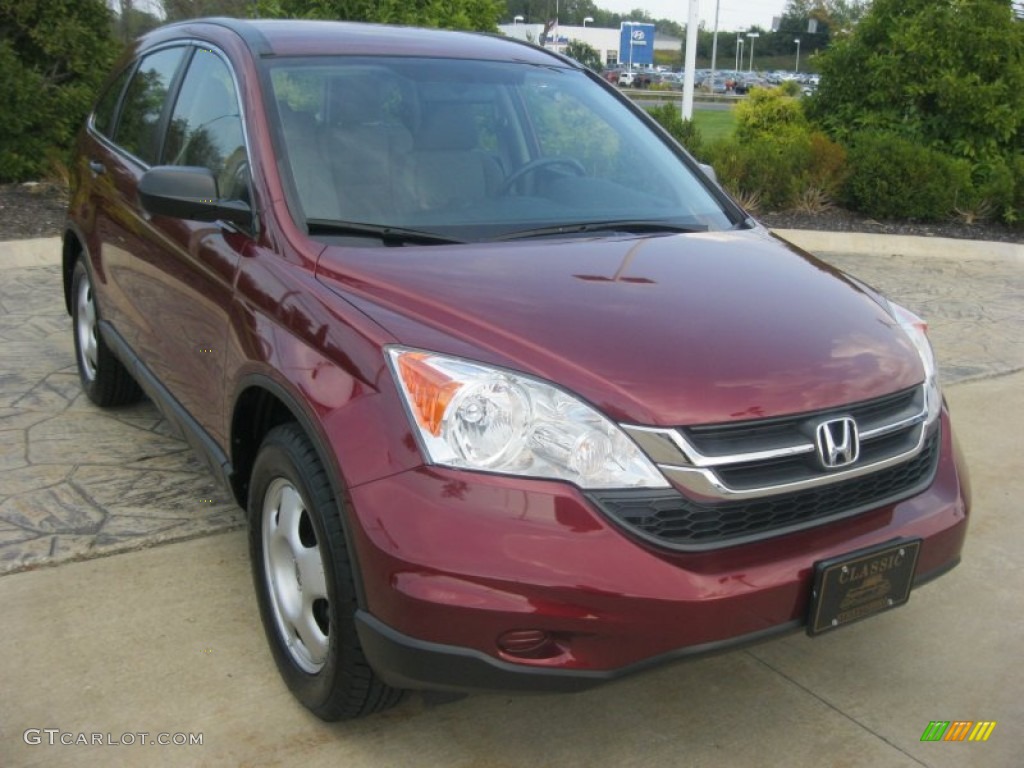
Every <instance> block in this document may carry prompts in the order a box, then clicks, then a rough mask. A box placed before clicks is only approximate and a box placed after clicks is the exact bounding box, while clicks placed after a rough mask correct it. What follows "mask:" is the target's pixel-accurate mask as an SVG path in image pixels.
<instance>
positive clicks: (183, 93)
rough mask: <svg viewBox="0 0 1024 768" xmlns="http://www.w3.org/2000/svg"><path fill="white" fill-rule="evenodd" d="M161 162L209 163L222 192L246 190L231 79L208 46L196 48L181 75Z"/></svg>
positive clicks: (241, 194) (235, 194) (240, 194)
mask: <svg viewBox="0 0 1024 768" xmlns="http://www.w3.org/2000/svg"><path fill="white" fill-rule="evenodd" d="M163 162H164V163H167V164H168V165H200V166H203V167H204V168H209V169H210V170H211V171H213V172H214V174H215V175H216V176H217V188H218V190H219V191H220V196H221V197H224V198H230V199H244V198H245V196H246V193H247V189H248V184H247V181H248V166H247V164H246V154H245V142H244V140H243V134H242V116H241V113H240V110H239V107H238V97H237V96H236V94H235V84H234V81H233V80H232V78H231V72H230V70H229V69H228V67H227V64H225V63H224V61H223V59H221V58H220V57H219V56H218V55H217V54H215V53H213V52H211V51H209V50H204V49H200V50H197V51H196V54H195V56H194V57H193V58H192V63H191V64H190V65H189V68H188V73H187V74H186V75H185V79H184V80H182V83H181V90H180V91H179V95H178V100H177V103H176V104H175V105H174V112H173V113H172V115H171V122H170V126H169V127H168V129H167V142H166V144H165V145H164V157H163Z"/></svg>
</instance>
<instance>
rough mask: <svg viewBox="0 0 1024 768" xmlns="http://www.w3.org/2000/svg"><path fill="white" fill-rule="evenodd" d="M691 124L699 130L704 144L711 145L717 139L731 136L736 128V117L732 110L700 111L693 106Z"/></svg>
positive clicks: (696, 106) (697, 107)
mask: <svg viewBox="0 0 1024 768" xmlns="http://www.w3.org/2000/svg"><path fill="white" fill-rule="evenodd" d="M693 122H694V123H695V124H696V125H697V128H698V129H699V130H700V135H701V138H703V139H704V142H705V143H711V142H712V141H717V140H718V139H725V138H728V137H729V136H732V132H733V129H734V128H735V127H736V117H735V115H733V113H732V110H731V109H730V110H721V111H719V110H713V109H700V108H699V106H698V105H694V110H693Z"/></svg>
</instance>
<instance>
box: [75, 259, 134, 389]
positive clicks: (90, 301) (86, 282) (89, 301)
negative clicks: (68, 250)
mask: <svg viewBox="0 0 1024 768" xmlns="http://www.w3.org/2000/svg"><path fill="white" fill-rule="evenodd" d="M71 323H72V326H73V327H74V335H75V361H76V362H77V363H78V378H79V380H80V381H81V383H82V389H83V390H84V391H85V394H86V396H87V397H88V398H89V399H90V400H92V401H93V402H94V403H95V404H96V405H99V406H101V407H107V406H113V405H126V404H128V403H133V402H135V401H136V400H138V399H139V398H140V397H142V390H140V389H139V385H138V384H136V383H135V379H133V378H132V376H131V374H130V373H128V369H127V368H125V367H124V365H123V364H122V363H121V361H120V360H118V359H117V358H116V357H114V353H113V352H111V351H110V348H109V347H108V346H107V344H106V342H105V341H103V336H102V335H101V334H100V332H99V312H98V311H97V308H96V296H95V293H94V291H93V287H92V280H91V278H90V277H89V270H88V269H87V268H86V266H85V263H84V262H83V261H82V259H79V260H78V261H77V262H76V263H75V271H74V272H73V273H72V276H71Z"/></svg>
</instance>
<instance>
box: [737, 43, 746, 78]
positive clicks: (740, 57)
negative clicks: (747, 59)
mask: <svg viewBox="0 0 1024 768" xmlns="http://www.w3.org/2000/svg"><path fill="white" fill-rule="evenodd" d="M743 43H744V40H743V38H742V37H740V36H739V35H736V74H737V75H738V74H739V73H740V67H742V66H743Z"/></svg>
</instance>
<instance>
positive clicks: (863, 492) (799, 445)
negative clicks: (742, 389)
mask: <svg viewBox="0 0 1024 768" xmlns="http://www.w3.org/2000/svg"><path fill="white" fill-rule="evenodd" d="M927 397H928V394H927V391H926V389H925V387H924V386H916V387H913V388H910V389H907V390H903V391H901V392H896V393H894V394H891V395H886V396H884V397H880V398H875V399H873V400H870V401H865V402H860V403H853V404H851V405H848V406H845V407H842V408H830V409H826V410H822V411H815V412H812V413H804V414H797V415H793V416H788V417H783V418H772V419H763V420H758V421H748V422H737V423H729V424H719V425H701V426H691V427H680V428H678V429H660V428H650V427H636V426H626V425H624V427H623V428H624V429H625V430H626V431H627V432H628V433H629V434H630V435H631V436H632V437H633V439H634V440H636V442H637V443H638V444H639V445H640V447H641V448H643V449H644V451H645V452H646V453H647V455H648V456H650V457H651V459H652V460H653V461H654V462H655V463H656V464H657V465H658V468H659V469H660V470H661V471H662V472H663V473H664V475H665V476H666V477H667V478H668V479H669V480H670V481H671V482H672V483H673V485H674V486H675V487H676V489H678V491H680V492H681V493H677V492H676V491H664V492H656V493H653V494H652V493H644V492H635V491H621V492H614V493H602V494H600V495H594V496H592V498H594V500H595V501H596V502H597V503H598V504H599V505H600V506H601V507H602V509H604V510H605V511H606V513H608V514H609V515H610V516H611V517H612V518H613V519H615V520H617V521H618V522H620V523H622V524H623V525H626V526H627V527H629V528H632V529H634V530H635V531H636V532H638V533H641V534H643V535H644V536H646V537H648V538H655V539H659V540H662V541H664V542H666V543H669V544H671V545H673V546H681V547H693V546H697V547H707V546H713V545H716V543H724V542H734V541H736V540H737V539H748V538H751V537H758V536H765V535H774V534H776V533H781V532H784V531H788V530H792V529H793V528H794V526H795V527H807V526H808V525H813V524H819V523H821V522H825V521H826V520H831V519H835V518H837V517H842V516H846V515H851V514H855V513H857V512H858V511H863V510H865V509H868V508H870V507H871V506H873V505H878V504H882V503H887V502H889V501H891V500H893V499H896V498H899V497H905V496H906V495H909V494H911V493H915V492H917V491H918V490H920V489H921V488H923V487H924V485H922V483H924V484H925V485H926V484H927V483H930V482H931V476H932V474H933V472H934V467H935V466H936V460H937V459H936V457H937V454H938V449H937V440H938V437H937V435H938V429H937V425H936V424H934V423H929V422H928V412H929V408H928V405H929V404H928V402H927ZM933 411H934V409H933ZM837 419H852V420H853V422H854V423H855V424H856V431H857V433H858V434H859V455H857V456H856V460H855V461H851V463H848V464H845V465H843V466H841V467H838V468H830V467H828V466H826V462H825V460H824V457H823V456H822V455H821V452H822V449H821V447H820V446H819V445H817V444H816V438H815V435H816V432H817V430H818V427H819V426H820V425H822V424H824V423H826V422H830V421H833V420H837ZM655 497H657V498H655ZM652 510H654V511H652Z"/></svg>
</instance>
